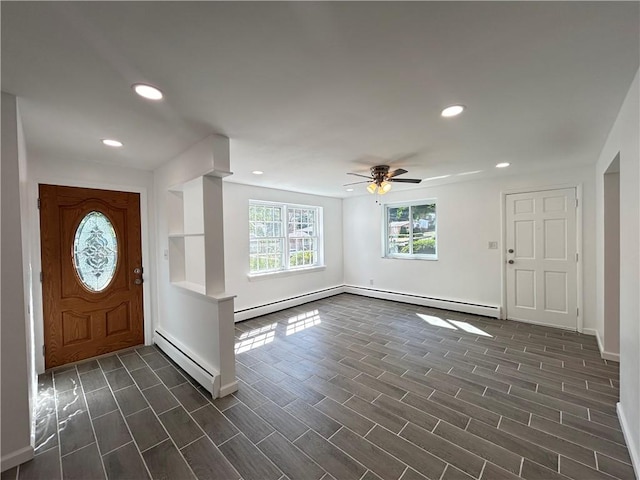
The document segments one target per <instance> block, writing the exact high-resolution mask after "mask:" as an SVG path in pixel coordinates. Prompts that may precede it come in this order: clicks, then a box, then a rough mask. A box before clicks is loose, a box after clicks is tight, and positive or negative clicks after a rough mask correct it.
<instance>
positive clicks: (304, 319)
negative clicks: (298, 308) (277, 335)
mask: <svg viewBox="0 0 640 480" xmlns="http://www.w3.org/2000/svg"><path fill="white" fill-rule="evenodd" d="M288 323H289V325H287V331H286V335H287V336H288V335H293V334H294V333H298V332H299V331H301V330H304V329H305V328H310V327H314V326H316V325H319V324H320V323H321V320H320V312H318V310H310V311H308V312H306V313H301V314H300V315H296V316H295V317H291V318H290V319H289V322H288Z"/></svg>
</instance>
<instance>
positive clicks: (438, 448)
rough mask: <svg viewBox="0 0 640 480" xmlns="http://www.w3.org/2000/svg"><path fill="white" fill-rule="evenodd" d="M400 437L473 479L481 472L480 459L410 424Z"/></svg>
mask: <svg viewBox="0 0 640 480" xmlns="http://www.w3.org/2000/svg"><path fill="white" fill-rule="evenodd" d="M400 436H401V437H404V438H405V439H407V440H409V441H410V442H412V443H414V444H416V445H417V446H419V447H420V448H422V449H424V450H426V451H427V452H429V453H431V454H433V455H435V456H437V457H438V458H441V459H442V460H444V461H445V462H447V463H450V464H451V465H453V466H455V467H457V468H459V469H460V470H462V471H464V472H467V473H468V474H469V475H471V476H473V477H476V478H478V477H479V476H480V473H481V472H482V466H483V465H484V460H482V459H481V458H480V457H478V456H476V455H474V454H473V453H471V452H469V451H468V450H464V449H463V448H460V447H458V446H457V445H454V444H453V443H451V442H449V441H448V440H445V439H444V438H442V437H440V436H438V435H435V434H433V433H430V432H427V431H426V430H424V429H422V428H420V427H416V426H414V425H412V424H411V423H410V424H409V425H407V426H406V427H405V428H404V430H402V432H400Z"/></svg>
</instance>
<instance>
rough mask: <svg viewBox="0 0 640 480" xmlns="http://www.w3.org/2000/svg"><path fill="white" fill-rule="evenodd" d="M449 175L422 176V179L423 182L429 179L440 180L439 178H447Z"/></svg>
mask: <svg viewBox="0 0 640 480" xmlns="http://www.w3.org/2000/svg"><path fill="white" fill-rule="evenodd" d="M450 176H451V175H440V176H438V177H429V178H423V179H422V181H423V182H428V181H429V180H440V179H441V178H448V177H450Z"/></svg>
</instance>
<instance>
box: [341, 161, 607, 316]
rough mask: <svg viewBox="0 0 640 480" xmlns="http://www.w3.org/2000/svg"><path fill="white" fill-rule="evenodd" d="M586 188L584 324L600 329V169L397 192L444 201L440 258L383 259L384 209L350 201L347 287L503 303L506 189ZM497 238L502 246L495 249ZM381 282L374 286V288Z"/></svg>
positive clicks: (368, 201)
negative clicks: (597, 207)
mask: <svg viewBox="0 0 640 480" xmlns="http://www.w3.org/2000/svg"><path fill="white" fill-rule="evenodd" d="M560 185H576V186H577V185H582V195H583V198H582V207H581V210H582V218H583V230H584V237H583V244H582V248H579V250H581V251H582V253H583V257H582V258H583V269H584V285H583V288H584V299H585V300H584V306H583V308H584V310H583V313H584V327H586V328H594V327H595V301H594V300H593V299H594V293H595V261H594V252H595V238H594V234H593V232H594V228H595V227H594V225H595V217H594V215H595V211H594V199H595V196H594V182H593V167H592V166H586V167H582V168H575V169H569V170H559V171H553V172H548V173H538V174H533V175H528V176H517V177H516V176H503V177H498V178H490V179H486V180H477V181H473V180H470V181H468V182H463V183H452V184H445V185H439V186H433V187H429V186H425V187H424V188H419V189H415V190H406V191H404V192H395V193H394V192H393V191H392V192H391V193H388V194H387V195H385V196H384V197H383V200H381V202H382V201H383V202H385V203H393V202H403V201H410V200H424V199H433V198H435V199H436V200H437V215H438V258H439V259H438V260H437V261H430V260H405V259H388V258H382V235H381V228H382V227H381V226H382V215H383V207H382V206H381V205H377V204H376V203H375V198H374V197H373V196H371V195H370V196H359V197H355V198H350V199H346V200H344V212H343V215H344V227H343V228H344V259H345V261H344V265H345V284H347V285H353V286H357V287H365V288H375V289H381V290H388V291H394V292H402V293H410V294H415V295H419V296H427V297H435V298H439V299H446V300H454V301H462V302H468V303H475V304H480V305H500V304H501V301H502V300H501V298H502V269H503V265H502V262H501V251H502V248H503V245H502V240H503V239H502V233H501V221H502V217H501V215H502V214H501V205H500V202H501V192H507V191H509V190H511V189H519V188H532V189H536V188H538V187H549V186H560ZM490 241H497V242H498V249H497V250H490V249H488V242H490ZM370 280H373V285H371V284H370Z"/></svg>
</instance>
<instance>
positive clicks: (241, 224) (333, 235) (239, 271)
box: [224, 182, 343, 311]
mask: <svg viewBox="0 0 640 480" xmlns="http://www.w3.org/2000/svg"><path fill="white" fill-rule="evenodd" d="M249 200H264V201H269V202H283V203H295V204H301V205H312V206H320V207H322V208H323V223H324V225H323V233H324V264H325V266H326V268H325V269H323V270H312V271H308V272H298V273H288V274H278V275H275V276H270V275H266V276H264V277H257V278H256V277H254V278H251V279H249V277H248V274H249ZM224 243H225V267H226V285H227V292H229V293H232V294H234V295H237V297H236V302H235V310H236V311H239V310H245V309H248V308H252V307H256V306H260V305H264V304H267V303H271V302H277V301H281V300H285V299H288V298H291V297H296V296H298V295H304V294H307V293H311V292H317V291H319V290H324V289H328V288H332V287H336V286H340V285H342V283H343V261H342V200H341V199H339V198H330V197H321V196H317V195H306V194H302V193H294V192H288V191H285V190H276V189H271V188H261V187H254V186H249V185H241V184H237V183H232V182H225V183H224Z"/></svg>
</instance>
